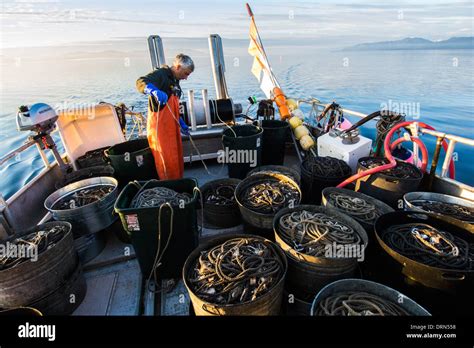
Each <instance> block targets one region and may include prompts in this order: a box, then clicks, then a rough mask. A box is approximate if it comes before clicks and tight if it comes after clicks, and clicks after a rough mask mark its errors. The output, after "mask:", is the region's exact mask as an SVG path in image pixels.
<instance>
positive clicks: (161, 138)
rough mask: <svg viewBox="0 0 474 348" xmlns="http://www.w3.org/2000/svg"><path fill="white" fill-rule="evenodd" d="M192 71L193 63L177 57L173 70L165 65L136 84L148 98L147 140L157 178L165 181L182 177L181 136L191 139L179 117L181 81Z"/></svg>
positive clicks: (189, 59)
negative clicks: (187, 136)
mask: <svg viewBox="0 0 474 348" xmlns="http://www.w3.org/2000/svg"><path fill="white" fill-rule="evenodd" d="M193 71H194V63H193V60H192V59H191V58H190V57H189V56H187V55H184V54H178V55H177V56H176V57H175V59H174V62H173V66H171V67H169V66H167V65H163V66H161V68H159V69H156V70H155V71H152V72H151V73H149V74H148V75H145V76H143V77H140V78H139V79H138V80H137V89H138V91H139V92H140V93H144V94H146V95H148V96H149V97H148V118H147V137H148V142H149V144H150V149H151V151H152V153H153V157H154V158H155V165H156V170H157V172H158V176H159V178H160V179H162V180H166V179H180V178H182V177H183V172H184V163H183V146H182V142H181V134H180V133H182V134H183V135H189V128H188V126H187V125H186V123H185V122H184V120H183V119H182V118H181V117H180V116H179V98H180V97H181V94H182V90H181V87H180V85H179V81H180V80H186V79H187V78H188V77H189V75H190V74H191V73H192V72H193ZM180 130H181V131H180Z"/></svg>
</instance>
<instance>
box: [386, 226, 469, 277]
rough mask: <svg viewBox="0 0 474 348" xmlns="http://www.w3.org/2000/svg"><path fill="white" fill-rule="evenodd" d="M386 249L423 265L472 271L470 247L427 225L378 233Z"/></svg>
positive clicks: (462, 241) (397, 227)
mask: <svg viewBox="0 0 474 348" xmlns="http://www.w3.org/2000/svg"><path fill="white" fill-rule="evenodd" d="M380 236H381V238H382V240H383V241H384V242H385V244H387V246H388V247H390V248H391V249H393V250H395V251H396V252H397V253H399V254H401V255H403V256H406V257H408V258H409V259H411V260H414V261H417V262H421V263H423V264H425V265H428V266H432V267H438V268H448V269H456V270H474V244H469V243H468V242H466V241H465V240H464V239H461V238H459V237H456V236H454V235H452V234H451V233H449V232H447V231H442V230H438V229H436V228H434V227H432V226H430V225H428V224H423V223H410V224H402V225H394V226H390V227H389V228H387V229H386V230H384V231H382V233H381V234H380Z"/></svg>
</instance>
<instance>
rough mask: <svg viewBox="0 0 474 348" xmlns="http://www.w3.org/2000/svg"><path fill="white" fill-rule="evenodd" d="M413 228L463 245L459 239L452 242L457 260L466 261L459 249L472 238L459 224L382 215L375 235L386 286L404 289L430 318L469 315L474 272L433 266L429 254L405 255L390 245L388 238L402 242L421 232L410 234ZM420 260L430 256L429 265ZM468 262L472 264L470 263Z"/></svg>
mask: <svg viewBox="0 0 474 348" xmlns="http://www.w3.org/2000/svg"><path fill="white" fill-rule="evenodd" d="M413 226H415V227H416V226H421V228H423V229H425V228H428V227H427V226H429V227H430V228H435V229H437V230H438V231H439V230H440V231H445V232H448V233H449V234H450V235H451V236H453V237H455V238H459V239H462V240H463V241H464V242H461V241H460V240H459V239H456V240H455V241H454V246H456V247H457V248H458V249H457V250H458V251H457V253H458V256H457V257H464V258H465V257H466V255H467V254H466V253H465V249H461V247H462V246H463V244H464V243H467V244H468V245H469V244H470V245H471V246H472V245H473V243H474V234H472V233H471V232H470V231H469V230H467V229H465V228H464V225H463V224H462V223H460V222H453V221H451V220H448V219H445V218H443V217H440V216H437V215H434V214H428V213H422V212H402V211H397V212H393V213H389V214H385V215H383V216H381V217H380V218H379V219H378V220H377V222H376V223H375V233H376V236H377V241H378V243H379V244H380V246H381V247H382V249H383V251H384V256H385V267H384V268H385V276H386V282H387V283H388V284H390V285H392V284H393V286H397V289H398V288H400V289H403V292H404V293H406V294H407V295H409V296H410V297H412V298H414V299H415V300H417V301H418V302H419V303H420V304H422V305H425V306H426V307H427V308H428V309H429V310H430V311H431V312H432V313H433V314H448V313H458V314H461V313H463V314H469V313H471V311H470V309H468V307H469V306H466V304H467V303H469V302H470V301H471V299H472V289H474V269H472V268H469V267H466V266H460V267H457V266H456V267H455V266H452V267H448V266H446V264H441V263H436V262H434V261H433V260H435V259H433V258H432V257H431V256H430V255H432V252H431V250H429V251H427V250H426V249H424V248H421V247H420V248H419V249H417V250H416V253H413V252H412V253H409V254H407V253H404V252H403V251H402V250H404V246H403V245H402V244H400V243H399V242H397V243H396V244H393V243H392V242H391V241H390V240H391V239H390V238H391V236H393V235H395V236H396V234H399V233H401V236H403V240H409V241H411V240H413V233H414V231H418V232H419V231H421V232H422V230H420V227H416V230H413ZM397 231H398V232H397ZM387 238H389V239H387ZM450 238H451V237H450ZM434 240H436V239H434ZM416 245H418V244H416ZM446 251H449V249H446ZM420 256H425V257H426V256H430V260H429V262H425V261H423V260H422V259H420V258H419V257H420ZM457 257H456V258H454V257H448V258H445V259H444V261H447V260H449V261H456V260H459V259H457ZM470 262H471V263H472V259H471V261H470Z"/></svg>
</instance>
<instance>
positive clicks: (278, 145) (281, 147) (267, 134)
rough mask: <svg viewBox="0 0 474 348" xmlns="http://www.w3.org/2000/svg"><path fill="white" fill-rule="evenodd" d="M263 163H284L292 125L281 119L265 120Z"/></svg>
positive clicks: (263, 123) (263, 126) (263, 125)
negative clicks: (287, 140)
mask: <svg viewBox="0 0 474 348" xmlns="http://www.w3.org/2000/svg"><path fill="white" fill-rule="evenodd" d="M261 122H262V128H263V136H262V165H282V164H283V162H284V161H285V142H286V138H287V136H288V131H289V129H290V125H289V123H288V122H285V121H281V120H263V121H261Z"/></svg>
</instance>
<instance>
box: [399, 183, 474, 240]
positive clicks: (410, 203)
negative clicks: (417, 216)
mask: <svg viewBox="0 0 474 348" xmlns="http://www.w3.org/2000/svg"><path fill="white" fill-rule="evenodd" d="M420 200H423V201H436V202H440V203H447V204H457V205H460V206H463V207H466V208H470V209H474V202H472V201H469V200H467V199H463V198H459V197H455V196H449V195H445V194H441V193H434V192H410V193H407V194H405V195H404V196H403V201H404V203H405V210H408V211H420V212H424V213H432V214H436V215H439V216H443V217H445V218H446V219H447V220H452V221H453V222H455V221H458V222H460V223H462V224H465V227H466V229H468V230H470V231H471V232H472V233H474V216H473V219H472V220H470V221H469V220H466V219H460V218H456V217H454V216H451V215H448V214H441V213H438V212H435V211H431V210H430V211H428V210H424V209H423V208H422V207H420V206H417V205H416V201H420Z"/></svg>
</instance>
